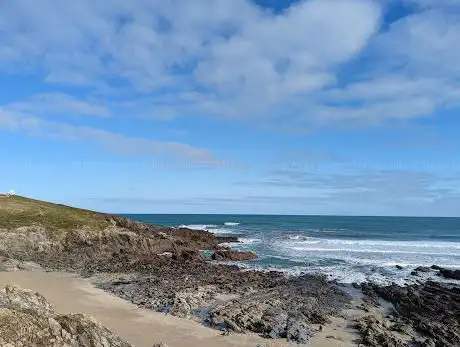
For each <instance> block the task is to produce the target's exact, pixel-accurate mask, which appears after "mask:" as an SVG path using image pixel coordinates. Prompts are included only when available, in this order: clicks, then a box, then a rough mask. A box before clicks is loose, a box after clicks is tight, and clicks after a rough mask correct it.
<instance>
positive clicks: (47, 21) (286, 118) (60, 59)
mask: <svg viewBox="0 0 460 347" xmlns="http://www.w3.org/2000/svg"><path fill="white" fill-rule="evenodd" d="M404 3H406V4H411V5H413V6H415V7H416V9H415V10H413V11H409V12H408V13H406V14H405V15H403V16H401V18H399V19H397V20H395V21H393V22H387V23H384V22H385V16H384V15H385V13H386V12H387V11H388V9H389V8H390V7H391V6H392V4H394V2H391V1H390V2H382V1H377V0H309V1H296V2H293V3H292V4H291V6H290V7H289V8H287V9H285V10H283V11H281V12H279V13H278V12H276V13H275V12H274V11H268V10H267V9H264V8H262V7H259V6H257V5H256V4H255V3H254V2H253V1H251V0H234V1H227V0H198V1H193V2H190V1H186V0H173V1H161V0H154V1H148V0H136V1H127V0H116V1H111V2H110V3H108V2H105V1H102V0H96V1H90V0H81V1H77V2H71V3H63V2H62V1H58V0H43V1H40V2H36V1H32V0H18V1H9V2H2V4H1V5H0V39H1V40H2V47H1V48H0V69H2V68H3V69H8V71H15V72H18V73H27V72H29V71H31V70H33V71H39V72H40V73H41V75H42V76H43V78H44V81H45V82H47V83H49V84H51V85H56V84H59V85H62V84H64V85H65V84H68V85H78V86H86V87H87V88H88V89H87V92H88V93H89V94H94V93H97V94H99V95H100V94H105V96H106V97H107V98H108V99H109V101H110V102H113V103H114V104H115V105H121V107H122V108H121V110H127V112H126V113H127V114H130V115H133V116H137V115H139V116H141V117H144V118H151V119H155V120H158V119H160V120H169V119H174V118H177V117H181V116H185V115H194V116H220V117H230V118H241V119H248V118H249V119H261V118H264V119H268V120H273V121H280V120H283V123H285V124H292V126H293V127H300V126H304V127H306V126H313V125H324V126H330V125H336V124H342V123H344V124H379V123H382V122H385V121H388V120H391V121H395V120H407V119H413V118H416V117H421V116H431V115H432V114H434V113H435V112H436V111H437V110H440V109H444V108H452V107H456V106H458V100H459V94H460V91H459V87H458V79H459V78H460V68H459V67H458V64H457V62H458V61H459V59H460V56H459V50H458V49H457V42H458V39H457V38H458V37H460V20H459V18H460V16H459V13H460V5H459V3H458V1H456V0H442V1H435V2H434V1H425V0H405V1H404ZM382 23H383V24H385V25H382ZM120 96H122V98H121V100H120ZM161 98H164V99H168V100H172V102H171V101H169V102H166V101H162V100H159V99H161ZM119 101H121V104H119V103H118V102H119ZM128 106H129V108H127V107H128ZM93 112H94V113H99V114H102V113H104V111H102V110H101V109H99V110H93Z"/></svg>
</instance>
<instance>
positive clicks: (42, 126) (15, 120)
mask: <svg viewBox="0 0 460 347" xmlns="http://www.w3.org/2000/svg"><path fill="white" fill-rule="evenodd" d="M0 129H4V130H7V131H10V132H21V133H25V134H27V135H32V136H38V137H45V138H48V139H52V140H63V141H81V142H92V143H96V144H99V145H102V146H104V147H107V148H109V149H110V150H113V151H115V152H118V153H126V154H146V155H166V158H167V159H178V160H181V161H184V160H185V161H187V162H189V163H199V164H203V165H215V164H218V163H219V161H218V160H217V159H216V158H215V157H214V156H213V155H212V153H211V152H210V151H209V150H207V149H203V148H197V147H193V146H191V145H188V144H185V143H181V142H168V141H154V140H150V139H142V138H136V137H129V136H125V135H122V134H118V133H114V132H110V131H106V130H102V129H97V128H92V127H87V126H75V125H72V124H67V123H62V122H54V121H47V120H44V119H42V118H39V117H37V116H35V115H33V114H29V113H23V112H13V111H11V110H8V109H2V108H0Z"/></svg>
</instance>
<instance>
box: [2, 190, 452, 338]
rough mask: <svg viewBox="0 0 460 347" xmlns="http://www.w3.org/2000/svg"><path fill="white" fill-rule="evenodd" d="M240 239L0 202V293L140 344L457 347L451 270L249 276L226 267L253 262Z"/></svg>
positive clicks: (19, 201)
mask: <svg viewBox="0 0 460 347" xmlns="http://www.w3.org/2000/svg"><path fill="white" fill-rule="evenodd" d="M237 241H238V240H237V238H234V237H219V236H216V235H214V234H212V233H210V232H207V231H198V230H191V229H187V228H170V227H164V226H158V225H151V224H144V223H139V222H135V221H132V220H129V219H127V218H123V217H119V216H113V215H108V214H103V213H97V212H93V211H87V210H81V209H75V208H71V207H67V206H63V205H57V204H52V203H47V202H43V201H37V200H31V199H27V198H23V197H19V196H12V197H7V198H2V200H1V201H0V271H1V272H0V287H4V286H6V285H7V284H10V283H13V284H16V285H19V286H20V287H23V288H29V289H32V290H33V291H37V292H40V293H41V294H42V295H44V297H45V298H46V299H47V300H48V301H49V302H50V303H51V304H53V305H54V306H55V307H56V310H57V311H58V313H59V314H66V313H72V314H75V313H78V312H80V313H85V314H87V315H89V316H92V317H94V318H96V319H97V320H98V321H100V322H101V323H102V324H104V326H106V327H107V328H108V329H111V331H113V332H114V333H116V334H118V335H119V336H120V337H121V339H123V340H126V341H128V342H129V343H132V344H134V345H136V346H152V345H153V344H154V343H160V342H164V343H167V344H168V345H169V346H172V347H174V346H177V347H179V346H192V347H193V346H195V345H196V346H199V345H209V346H216V347H220V346H254V347H255V346H263V345H266V346H287V345H288V344H289V343H296V344H299V345H304V344H309V345H310V346H318V347H321V346H355V345H356V346H357V345H362V346H458V345H459V344H460V286H459V282H458V277H457V276H458V275H459V274H458V273H457V272H456V271H452V270H449V269H440V268H439V269H438V268H436V267H434V268H433V269H427V270H425V269H420V271H422V270H423V271H437V272H439V274H440V275H442V276H444V277H447V278H448V279H449V281H450V282H449V283H440V282H434V281H428V282H420V283H418V284H414V285H410V286H404V287H403V286H398V285H396V284H393V285H389V286H378V285H375V284H372V283H363V284H355V285H354V286H349V285H343V284H340V283H335V282H331V281H329V280H328V279H327V278H326V277H325V276H321V275H320V274H319V275H317V274H315V275H313V274H307V273H305V274H301V275H300V276H288V275H286V274H284V273H281V272H274V271H271V272H260V271H252V270H244V271H243V270H241V269H240V268H239V267H238V266H237V265H229V264H228V263H227V261H232V262H235V261H236V262H239V261H246V260H250V259H254V258H256V257H257V255H256V254H253V253H249V252H238V251H235V250H233V249H231V248H229V246H227V244H228V243H232V242H237ZM457 271H458V270H457ZM10 301H11V300H10ZM5 305H6V304H3V306H2V303H1V300H0V308H1V307H4V306H5ZM6 309H11V308H8V307H7V308H6ZM21 312H22V311H21ZM56 314H57V313H56ZM53 317H54V316H53ZM56 317H58V318H59V319H61V318H60V316H59V315H58V316H56ZM53 319H55V318H53ZM56 319H57V318H56ZM59 319H58V321H59ZM72 322H73V323H72V324H74V320H72ZM81 322H82V321H81V320H78V322H77V323H78V324H79V325H78V326H82V324H83V323H81ZM83 322H86V320H83ZM77 323H75V324H77ZM1 324H2V321H0V325H1ZM85 324H86V323H85ZM85 324H83V326H87V324H86V325H85ZM61 326H62V324H61ZM98 331H99V330H98ZM103 331H104V334H105V330H103ZM98 336H99V335H98ZM104 336H105V335H104ZM9 343H11V345H12V346H15V344H13V342H9ZM37 345H39V344H37ZM80 345H81V346H85V345H84V344H80ZM80 345H79V344H77V345H76V346H80ZM114 345H115V344H114Z"/></svg>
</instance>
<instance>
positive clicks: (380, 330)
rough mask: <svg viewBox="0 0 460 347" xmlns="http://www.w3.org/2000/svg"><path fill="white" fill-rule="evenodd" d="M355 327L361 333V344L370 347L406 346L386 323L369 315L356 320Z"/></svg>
mask: <svg viewBox="0 0 460 347" xmlns="http://www.w3.org/2000/svg"><path fill="white" fill-rule="evenodd" d="M355 327H356V329H357V330H358V331H359V332H360V333H361V336H362V340H361V344H363V345H365V346H371V347H407V344H406V343H405V342H403V341H402V340H401V339H399V338H398V337H396V335H395V334H394V333H393V332H391V331H390V329H389V326H388V323H387V322H386V321H384V320H381V319H378V318H377V317H375V316H372V315H369V316H366V317H363V318H361V319H359V320H358V322H357V323H356V326H355Z"/></svg>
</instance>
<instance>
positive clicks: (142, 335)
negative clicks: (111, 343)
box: [0, 271, 356, 347]
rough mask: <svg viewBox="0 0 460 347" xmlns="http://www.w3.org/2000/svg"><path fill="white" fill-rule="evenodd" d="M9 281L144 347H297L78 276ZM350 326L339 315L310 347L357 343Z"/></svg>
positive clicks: (2, 280) (5, 280)
mask: <svg viewBox="0 0 460 347" xmlns="http://www.w3.org/2000/svg"><path fill="white" fill-rule="evenodd" d="M7 284H15V285H18V286H20V287H23V288H28V289H31V290H33V291H37V292H39V293H41V294H42V295H43V296H45V297H46V298H47V299H48V300H49V301H50V302H51V303H52V304H53V305H54V306H55V308H56V310H57V312H59V313H85V314H89V315H91V316H93V317H94V318H96V319H97V320H98V321H100V322H101V323H103V324H104V325H105V326H106V327H108V328H109V329H111V330H113V331H114V332H116V333H117V334H118V335H119V336H120V337H122V338H124V339H125V340H127V341H128V342H130V343H132V344H134V345H136V346H138V347H151V346H152V345H153V344H154V343H159V342H164V343H167V344H168V345H169V346H170V347H182V346H187V347H202V346H209V347H233V346H235V347H236V346H239V347H246V346H247V347H249V346H250V347H256V346H258V345H262V346H263V345H265V346H267V347H281V346H292V344H288V343H287V342H286V341H283V340H279V341H274V340H265V339H262V338H260V337H258V336H255V335H250V334H246V335H239V334H231V335H230V336H222V335H221V334H220V332H219V331H216V330H213V329H210V328H206V327H204V326H203V325H201V324H199V323H198V322H194V321H191V320H186V319H181V318H176V317H173V316H171V315H164V314H162V313H157V312H153V311H149V310H146V309H141V308H138V307H136V306H135V305H133V304H131V303H129V302H127V301H125V300H123V299H120V298H118V297H116V296H114V295H111V294H110V293H107V292H104V291H103V290H100V289H97V288H95V287H94V286H93V285H92V284H91V282H90V281H89V280H87V279H83V278H79V277H77V276H75V275H73V274H68V273H57V272H42V271H34V272H25V271H24V272H23V271H17V272H0V286H1V287H4V286H5V285H7ZM346 325H347V322H346V320H344V319H339V318H334V319H333V320H332V323H331V324H330V325H329V326H326V327H325V328H324V329H323V331H321V332H318V334H316V335H315V337H314V338H313V339H312V341H311V343H310V344H309V346H311V347H329V346H330V347H345V346H355V344H354V343H353V340H354V339H356V335H355V333H354V332H353V331H352V330H350V329H348V328H347V327H346ZM297 346H302V345H297Z"/></svg>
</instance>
